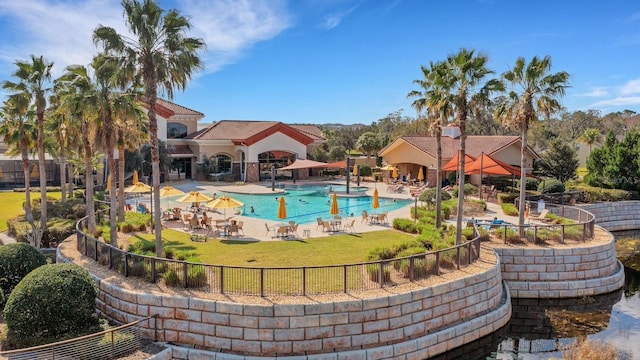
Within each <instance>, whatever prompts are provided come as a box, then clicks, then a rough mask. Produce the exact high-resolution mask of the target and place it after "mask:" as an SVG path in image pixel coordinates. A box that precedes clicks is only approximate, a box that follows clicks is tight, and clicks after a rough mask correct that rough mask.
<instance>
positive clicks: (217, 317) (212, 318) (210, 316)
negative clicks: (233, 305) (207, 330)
mask: <svg viewBox="0 0 640 360" xmlns="http://www.w3.org/2000/svg"><path fill="white" fill-rule="evenodd" d="M202 322H204V323H208V324H215V325H229V314H218V313H211V312H203V313H202Z"/></svg>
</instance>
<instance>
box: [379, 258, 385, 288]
mask: <svg viewBox="0 0 640 360" xmlns="http://www.w3.org/2000/svg"><path fill="white" fill-rule="evenodd" d="M378 265H379V266H378V281H380V288H382V287H383V286H382V284H383V283H384V280H383V279H382V274H383V273H384V271H382V268H383V267H384V263H383V262H382V261H379V262H378Z"/></svg>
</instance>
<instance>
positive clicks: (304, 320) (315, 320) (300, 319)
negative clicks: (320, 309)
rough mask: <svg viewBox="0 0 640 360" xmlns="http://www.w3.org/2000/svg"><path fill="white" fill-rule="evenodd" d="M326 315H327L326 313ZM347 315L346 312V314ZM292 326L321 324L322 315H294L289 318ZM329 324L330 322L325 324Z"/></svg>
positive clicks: (300, 326) (303, 326)
mask: <svg viewBox="0 0 640 360" xmlns="http://www.w3.org/2000/svg"><path fill="white" fill-rule="evenodd" d="M325 316H326V315H325ZM344 316H345V317H346V314H344ZM289 324H290V326H291V328H306V327H314V326H319V325H320V315H307V316H292V317H290V318H289ZM325 325H328V324H325Z"/></svg>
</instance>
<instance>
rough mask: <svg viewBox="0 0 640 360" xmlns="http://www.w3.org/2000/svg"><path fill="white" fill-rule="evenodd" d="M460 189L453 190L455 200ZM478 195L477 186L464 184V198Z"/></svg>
mask: <svg viewBox="0 0 640 360" xmlns="http://www.w3.org/2000/svg"><path fill="white" fill-rule="evenodd" d="M458 189H459V188H455V189H454V190H453V193H452V195H453V197H454V198H455V197H458ZM477 193H478V187H477V186H475V185H473V184H469V183H466V184H464V196H469V195H474V194H477Z"/></svg>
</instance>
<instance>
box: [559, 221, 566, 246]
mask: <svg viewBox="0 0 640 360" xmlns="http://www.w3.org/2000/svg"><path fill="white" fill-rule="evenodd" d="M560 229H562V236H560V240H561V241H562V243H563V244H564V243H565V241H564V225H560Z"/></svg>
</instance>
